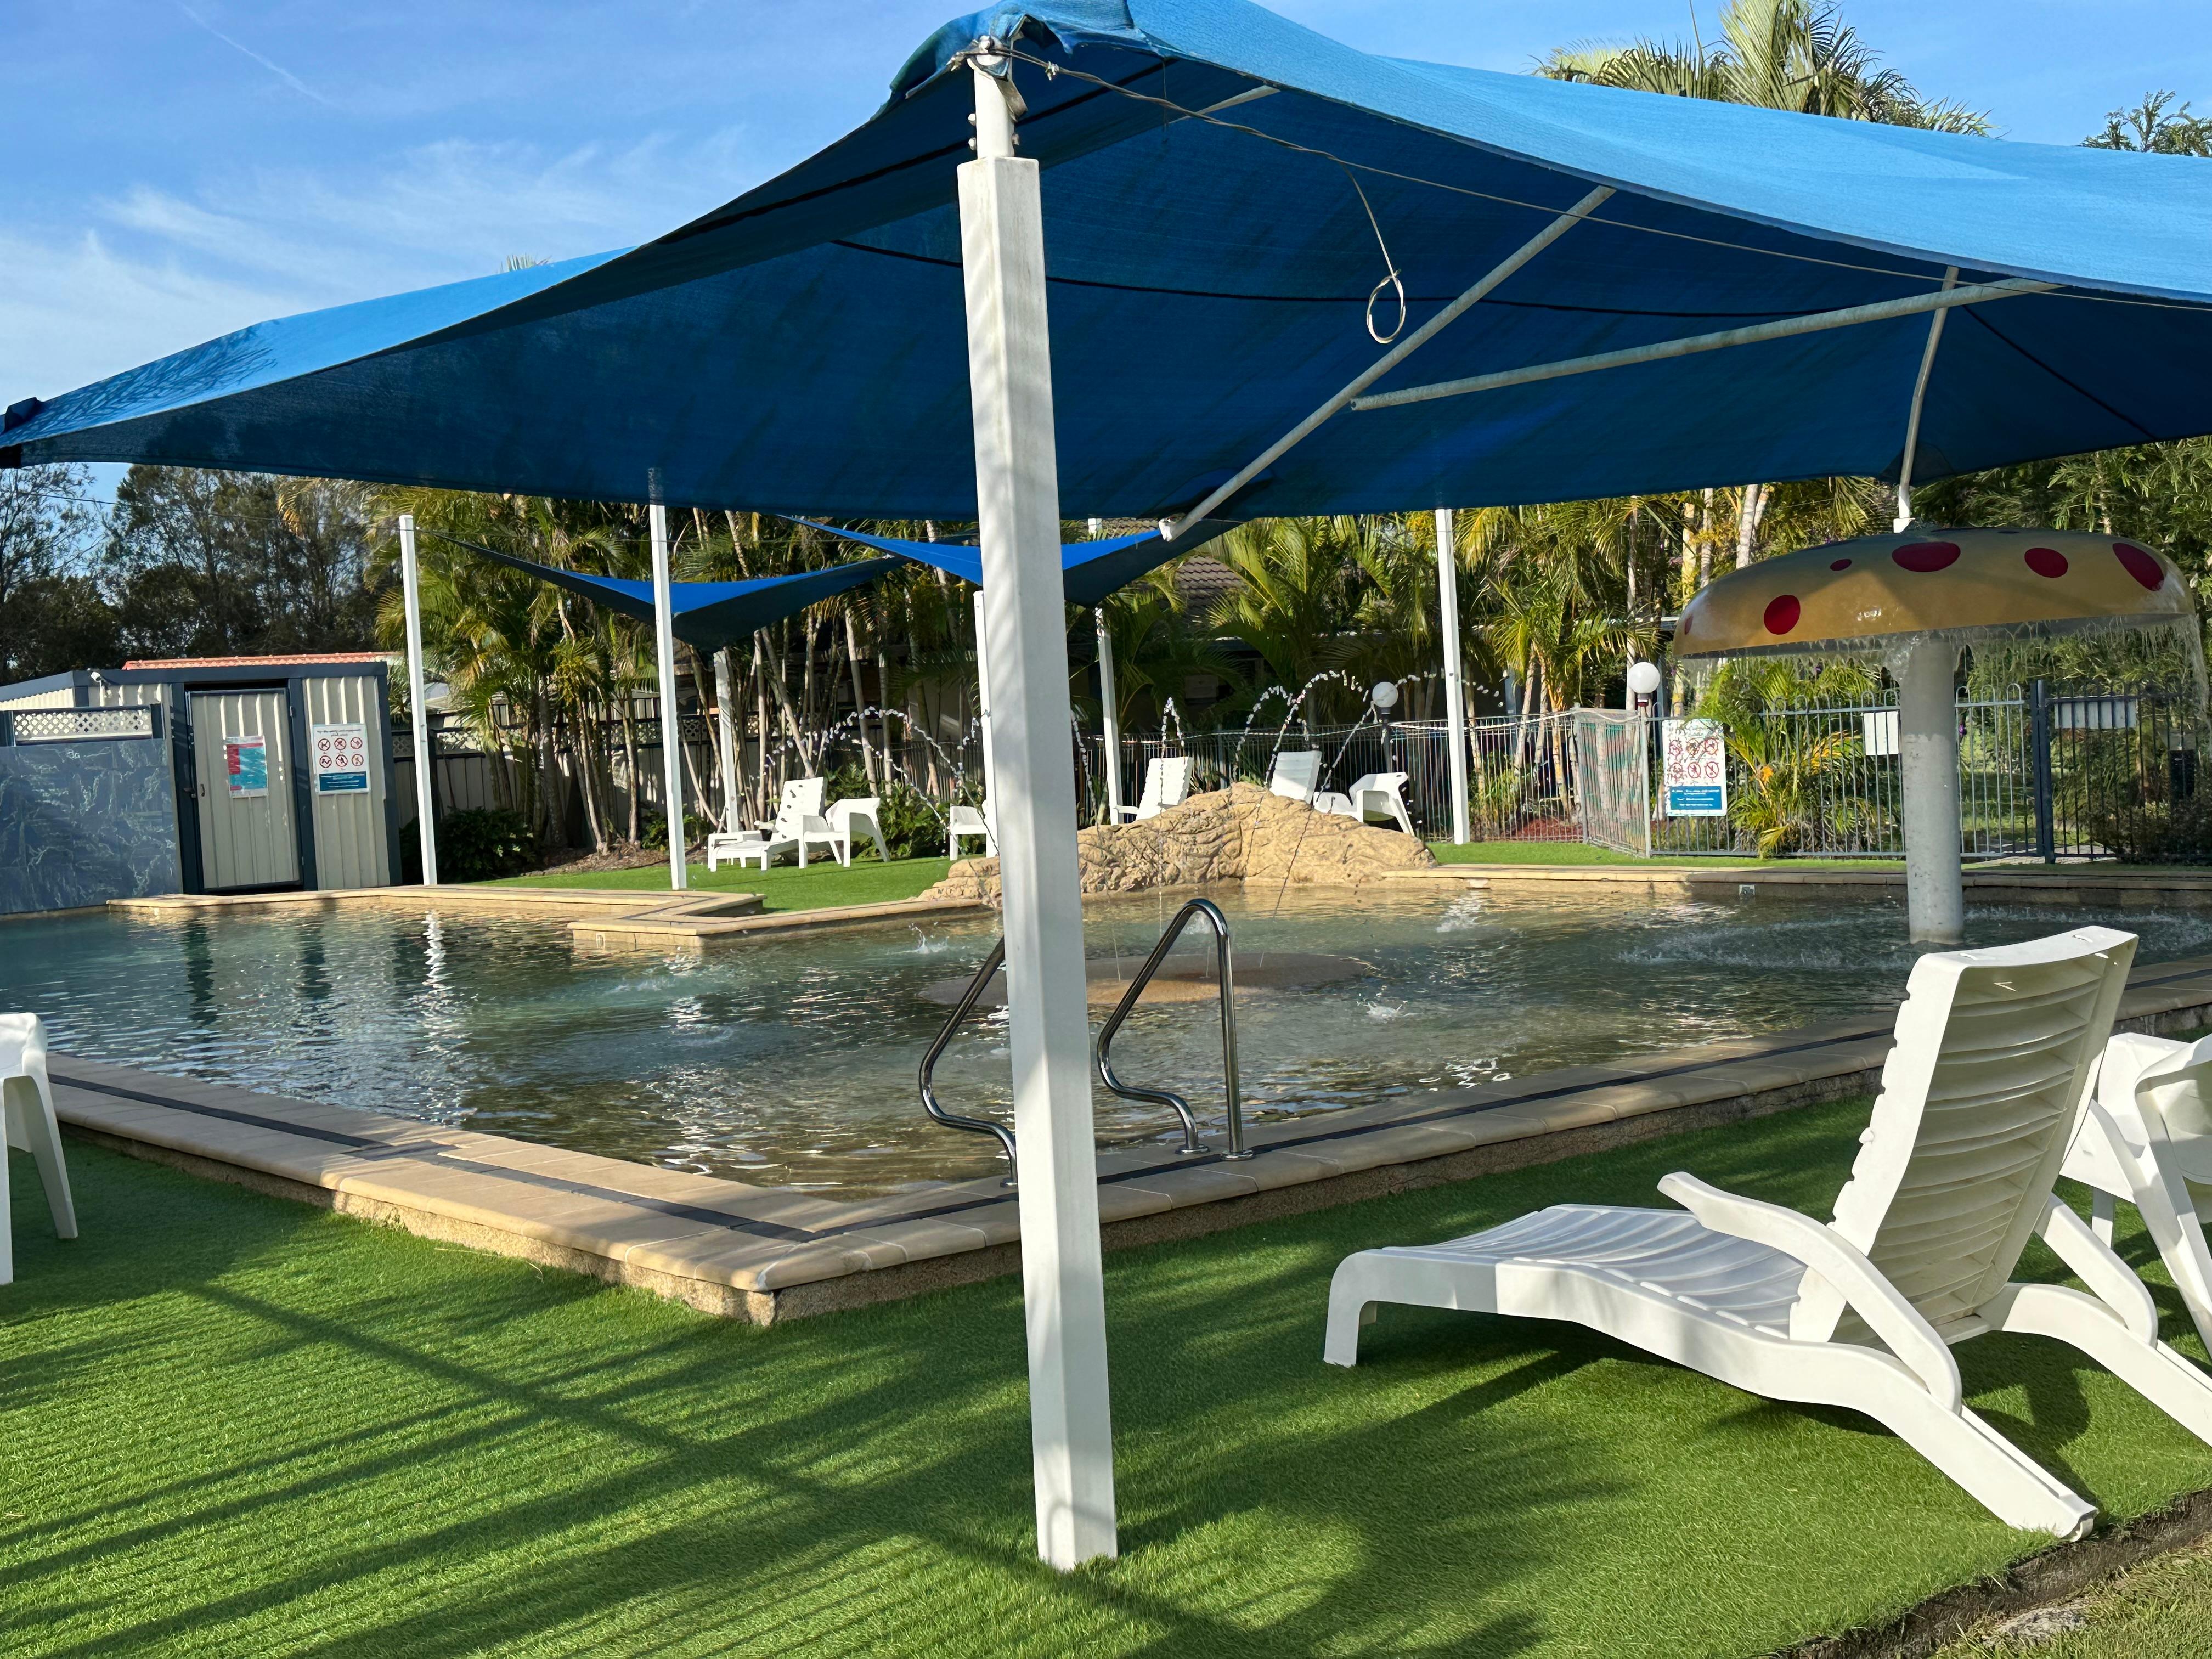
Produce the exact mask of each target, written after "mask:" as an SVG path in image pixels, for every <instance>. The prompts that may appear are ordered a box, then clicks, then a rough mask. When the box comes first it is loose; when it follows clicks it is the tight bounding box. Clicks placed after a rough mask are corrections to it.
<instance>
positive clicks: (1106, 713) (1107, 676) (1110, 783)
mask: <svg viewBox="0 0 2212 1659" xmlns="http://www.w3.org/2000/svg"><path fill="white" fill-rule="evenodd" d="M1091 620H1092V621H1094V622H1096V623H1097V624H1098V708H1099V715H1100V721H1101V724H1102V726H1103V728H1104V732H1105V740H1106V757H1105V763H1106V821H1107V822H1108V823H1121V705H1120V702H1119V700H1118V699H1117V698H1116V697H1115V695H1114V633H1113V630H1112V629H1109V628H1108V627H1107V626H1106V607H1105V606H1104V605H1100V606H1099V607H1098V608H1097V610H1096V611H1092V612H1091Z"/></svg>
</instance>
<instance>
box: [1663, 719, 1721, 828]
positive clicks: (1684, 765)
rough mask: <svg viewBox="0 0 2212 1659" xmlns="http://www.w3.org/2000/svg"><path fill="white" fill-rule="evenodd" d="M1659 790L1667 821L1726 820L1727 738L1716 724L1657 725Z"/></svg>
mask: <svg viewBox="0 0 2212 1659" xmlns="http://www.w3.org/2000/svg"><path fill="white" fill-rule="evenodd" d="M1659 735H1660V750H1661V759H1660V765H1661V773H1660V778H1661V789H1662V799H1663V800H1664V801H1665V803H1666V805H1665V811H1666V815H1667V816H1668V817H1670V818H1718V817H1727V816H1728V734H1727V732H1725V731H1723V729H1722V726H1721V723H1720V722H1719V721H1718V720H1662V721H1661V722H1660V734H1659Z"/></svg>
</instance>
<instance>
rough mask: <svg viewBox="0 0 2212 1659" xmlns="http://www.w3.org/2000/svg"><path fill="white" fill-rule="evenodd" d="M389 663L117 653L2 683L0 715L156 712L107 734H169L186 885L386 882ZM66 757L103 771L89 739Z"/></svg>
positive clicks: (393, 839)
mask: <svg viewBox="0 0 2212 1659" xmlns="http://www.w3.org/2000/svg"><path fill="white" fill-rule="evenodd" d="M101 708H118V709H119V708H148V709H149V710H151V711H155V712H154V713H151V714H149V720H148V723H147V726H146V729H145V730H144V731H143V732H140V731H136V730H134V731H133V732H131V733H127V734H126V733H122V732H116V733H113V734H108V735H110V736H111V737H112V738H116V739H120V738H125V737H134V736H135V737H139V738H143V737H148V736H164V735H165V736H167V738H168V747H169V759H170V769H171V774H172V776H173V784H174V799H175V803H176V805H175V810H174V814H173V816H174V820H175V822H174V824H173V846H174V851H175V856H174V861H173V867H174V869H175V872H176V876H175V878H174V879H177V880H179V881H180V882H181V884H182V887H183V890H185V892H189V893H226V892H252V891H257V890H270V889H280V888H303V889H308V890H320V889H334V888H349V887H384V886H389V885H391V884H393V883H395V882H397V881H398V875H399V872H398V845H399V837H398V799H397V796H396V794H395V793H394V791H393V788H392V720H391V703H390V698H389V695H388V690H387V664H386V659H384V658H383V657H382V656H380V655H377V654H374V653H347V654H342V655H330V656H285V657H226V658H187V659H176V660H172V661H159V662H156V661H143V662H129V663H125V665H123V666H122V667H120V668H111V669H76V670H72V671H70V672H68V673H64V674H54V675H49V676H47V677H46V678H44V679H38V680H27V681H24V682H22V683H21V684H16V685H11V686H6V687H0V715H7V716H13V715H15V714H18V713H21V714H32V713H34V712H37V711H47V710H66V709H101ZM88 738H89V734H88ZM76 761H77V764H78V766H79V768H80V769H84V770H86V771H87V773H88V775H98V774H99V773H100V770H101V768H102V764H103V761H102V756H101V754H100V752H99V751H98V750H95V749H93V748H90V747H87V748H86V752H85V753H84V754H82V756H78V757H76ZM78 798H79V799H89V797H88V796H84V795H83V794H82V792H80V793H79V796H78ZM39 808H40V810H42V811H46V812H47V813H49V814H51V813H53V812H57V811H61V812H66V811H68V810H69V808H68V805H67V803H66V802H65V801H63V800H60V799H55V800H48V801H45V802H42V803H40V804H39ZM84 833H85V834H86V836H88V838H93V837H96V835H97V831H96V830H94V829H93V827H92V826H91V825H90V824H87V825H86V826H84ZM151 873H152V872H149V877H150V876H151ZM106 896H125V895H124V894H123V893H121V892H118V893H114V894H109V895H106ZM77 899H78V902H87V901H86V900H85V899H84V897H83V896H77Z"/></svg>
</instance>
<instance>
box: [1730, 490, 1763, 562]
mask: <svg viewBox="0 0 2212 1659" xmlns="http://www.w3.org/2000/svg"><path fill="white" fill-rule="evenodd" d="M1767 495H1768V486H1766V485H1765V484H1746V485H1745V486H1744V487H1743V498H1742V500H1741V501H1739V502H1738V503H1737V506H1736V511H1735V568H1737V569H1739V570H1745V569H1748V568H1750V565H1751V560H1752V555H1753V553H1755V552H1757V551H1758V550H1759V520H1762V519H1764V518H1765V516H1766V501H1767Z"/></svg>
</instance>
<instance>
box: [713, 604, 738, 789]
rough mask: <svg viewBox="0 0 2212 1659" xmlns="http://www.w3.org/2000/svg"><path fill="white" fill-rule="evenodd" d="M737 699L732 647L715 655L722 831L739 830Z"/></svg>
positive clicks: (716, 723)
mask: <svg viewBox="0 0 2212 1659" xmlns="http://www.w3.org/2000/svg"><path fill="white" fill-rule="evenodd" d="M733 696H736V691H735V690H734V689H733V687H732V683H731V678H730V647H728V646H724V647H722V648H721V649H720V651H717V652H716V653H714V736H715V738H716V750H715V752H716V757H717V758H718V759H720V762H721V763H722V827H723V828H724V829H729V830H734V829H737V827H738V725H737V717H736V716H735V715H734V714H732V712H731V709H730V702H731V699H732V697H733Z"/></svg>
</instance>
